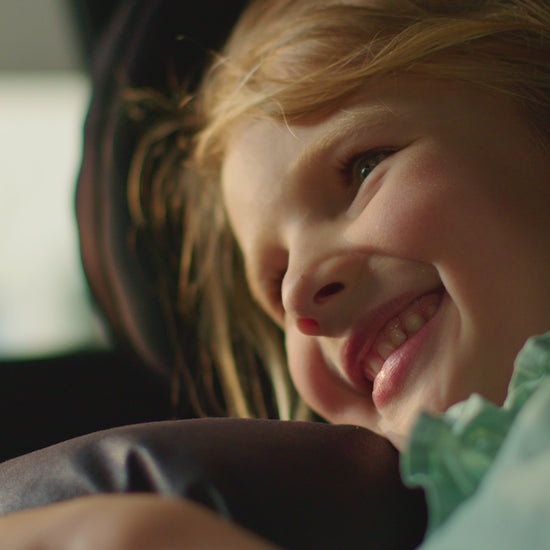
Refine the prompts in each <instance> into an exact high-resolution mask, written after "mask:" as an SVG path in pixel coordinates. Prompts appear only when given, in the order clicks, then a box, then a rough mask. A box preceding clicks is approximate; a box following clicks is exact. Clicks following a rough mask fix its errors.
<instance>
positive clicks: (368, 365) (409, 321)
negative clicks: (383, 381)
mask: <svg viewBox="0 0 550 550" xmlns="http://www.w3.org/2000/svg"><path fill="white" fill-rule="evenodd" d="M442 299H443V293H442V292H435V293H431V294H426V295H424V296H421V297H420V298H418V299H416V300H414V301H413V302H411V303H410V304H409V305H408V306H407V307H406V308H405V309H404V310H403V311H402V312H401V313H399V314H398V315H396V316H395V317H393V318H392V319H390V320H389V321H388V322H387V323H386V324H385V325H384V326H383V327H382V329H381V330H380V331H379V333H378V335H377V336H376V338H375V340H374V342H373V343H372V345H371V346H370V347H369V349H368V350H365V351H366V352H367V353H366V356H364V357H359V362H360V363H361V366H362V370H363V374H364V376H365V378H367V379H368V380H370V381H371V382H372V381H374V379H375V378H376V376H377V375H378V373H379V372H380V370H381V369H382V366H383V365H384V362H385V361H386V359H388V358H389V357H390V356H391V355H392V354H393V353H394V352H395V351H397V350H398V349H399V348H400V347H401V346H403V345H404V344H405V343H406V342H407V341H408V340H409V339H410V338H411V337H412V336H413V335H414V334H416V333H417V332H418V331H419V330H420V329H422V327H423V326H424V325H426V323H428V321H429V320H430V319H431V318H432V317H433V316H434V315H435V313H436V311H437V310H438V308H439V305H440V304H441V300H442Z"/></svg>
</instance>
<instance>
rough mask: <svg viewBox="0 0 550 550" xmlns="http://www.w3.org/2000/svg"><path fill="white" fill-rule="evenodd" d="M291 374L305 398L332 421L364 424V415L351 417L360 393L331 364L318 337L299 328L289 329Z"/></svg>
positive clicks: (312, 406) (287, 340)
mask: <svg viewBox="0 0 550 550" xmlns="http://www.w3.org/2000/svg"><path fill="white" fill-rule="evenodd" d="M286 335H287V336H286V347H287V356H288V364H289V369H290V375H291V377H292V380H293V382H294V385H295V387H296V389H297V391H298V393H299V394H300V395H301V397H302V398H303V399H304V401H305V402H306V403H307V404H308V405H309V406H310V407H311V408H312V409H313V410H314V411H315V412H317V413H318V414H320V415H321V416H322V417H323V418H325V419H326V420H328V421H329V422H334V423H342V422H348V421H352V423H357V424H364V422H363V421H362V419H361V418H359V417H358V418H354V419H350V417H349V408H350V405H351V404H352V403H354V402H355V401H356V400H357V399H360V400H361V401H362V402H364V400H365V396H361V397H360V398H359V397H358V394H357V393H356V392H355V391H354V390H352V389H351V388H350V386H349V385H348V384H347V383H346V382H344V380H343V379H342V378H341V377H340V376H339V375H338V374H337V372H336V371H335V370H334V368H332V367H330V366H329V365H328V363H327V361H326V360H325V358H324V357H323V354H322V352H321V350H320V348H319V346H318V344H317V342H316V339H315V338H312V337H309V336H306V335H304V334H302V333H301V332H300V331H298V330H297V329H296V328H289V329H287V331H286Z"/></svg>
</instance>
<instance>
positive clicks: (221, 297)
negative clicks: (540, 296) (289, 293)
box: [134, 0, 550, 418]
mask: <svg viewBox="0 0 550 550" xmlns="http://www.w3.org/2000/svg"><path fill="white" fill-rule="evenodd" d="M396 73H399V74H403V73H410V74H414V75H419V76H425V77H428V78H438V79H452V80H456V81H462V82H465V83H469V84H472V85H475V86H481V87H483V88H485V89H488V90H491V91H493V92H495V93H503V94H507V95H509V96H511V97H513V98H514V99H515V100H516V101H517V104H518V106H519V107H520V108H521V109H523V110H524V112H525V113H526V115H527V116H528V117H529V120H530V121H531V122H532V124H533V127H534V128H535V129H536V130H537V132H538V133H539V134H540V135H541V136H543V137H545V138H547V137H548V135H549V132H550V123H549V122H550V7H549V6H548V5H547V1H546V0H469V1H468V2H456V1H455V0H271V1H270V2H264V1H263V0H257V1H254V2H252V3H251V4H250V6H249V7H248V8H247V10H246V11H245V13H244V14H243V16H242V18H241V20H240V21H239V23H238V24H237V26H236V27H235V29H234V31H233V33H232V36H231V37H230V39H229V41H228V43H227V45H226V48H225V49H224V51H223V52H221V53H220V54H219V55H217V56H216V57H215V59H214V61H213V63H212V66H211V67H210V69H209V71H208V72H207V73H206V76H205V79H204V82H203V85H202V87H201V88H200V89H199V91H198V93H197V94H196V96H195V97H194V99H193V100H192V101H191V102H190V103H187V102H186V105H185V107H182V108H181V109H180V108H179V107H178V104H179V103H181V97H182V96H180V98H179V99H177V100H176V102H175V103H174V102H173V103H172V106H173V108H172V112H171V115H170V117H169V118H167V119H166V120H165V122H164V124H165V125H168V126H169V127H170V129H169V130H170V131H169V134H170V135H172V136H174V135H176V134H177V135H179V138H178V139H179V141H180V144H179V151H180V157H178V155H177V154H176V155H174V158H172V160H171V161H170V163H171V166H172V167H173V166H178V168H177V169H176V170H172V169H171V170H168V169H167V168H166V165H164V168H163V170H164V172H163V173H164V174H165V176H166V174H168V173H169V174H170V177H169V178H165V179H168V180H170V178H172V180H173V179H174V178H175V179H177V181H178V182H179V183H178V185H177V186H176V187H177V191H176V192H173V193H172V194H170V195H169V196H164V197H163V198H162V200H161V202H162V201H167V202H169V203H172V204H173V203H174V201H175V200H176V199H175V197H177V200H176V202H177V204H181V205H183V206H182V212H183V216H184V223H183V228H184V229H183V245H182V248H181V255H180V263H179V298H178V303H179V306H180V308H181V311H182V312H183V315H184V316H187V317H193V316H196V315H198V314H199V313H200V320H199V323H200V334H201V342H202V344H201V349H202V350H203V356H205V357H210V358H212V361H213V364H214V365H215V368H216V370H217V372H218V375H219V378H220V380H221V387H222V389H223V394H224V398H225V405H226V407H227V410H228V411H229V413H230V414H237V415H239V416H252V415H258V414H260V415H262V410H261V408H262V407H261V404H260V402H261V400H262V398H263V397H265V396H266V392H265V388H264V390H260V389H259V388H260V386H261V385H262V383H261V382H260V381H259V380H260V379H261V375H260V374H258V372H260V371H259V370H258V369H260V370H261V369H262V368H265V369H266V372H267V373H268V376H269V378H270V380H271V382H272V384H273V388H274V392H275V401H276V402H277V403H278V405H279V412H278V414H279V416H280V417H281V418H290V417H295V416H296V414H297V412H296V411H297V410H301V411H303V408H301V406H300V402H299V399H298V398H297V396H296V394H295V393H294V391H293V390H292V386H291V384H290V381H289V379H288V375H287V374H286V369H285V359H284V349H283V337H282V334H281V331H280V330H279V329H277V328H276V327H275V325H274V324H273V323H272V322H271V321H270V320H269V319H268V318H267V316H266V315H265V314H264V313H263V312H262V311H261V310H260V308H259V307H258V306H257V305H256V304H255V303H254V301H253V300H252V298H251V296H250V294H249V293H248V290H247V287H246V281H245V276H244V269H243V265H242V259H241V257H240V252H239V250H238V247H237V245H236V243H235V241H234V238H233V236H232V235H231V231H230V229H229V226H228V223H227V220H226V217H225V213H224V209H223V204H222V201H221V193H220V192H219V175H220V169H221V165H222V163H223V158H224V153H225V150H226V147H227V145H228V140H229V139H230V136H231V131H232V129H233V128H235V126H236V125H237V124H238V123H239V122H240V121H242V120H243V119H244V118H246V117H264V118H270V119H275V120H279V121H283V122H285V123H307V122H310V121H314V120H320V119H322V118H323V117H326V116H328V115H329V114H330V113H331V112H333V111H334V110H335V109H337V108H338V106H339V105H341V104H342V103H343V102H344V101H345V100H346V99H347V98H348V97H349V96H351V95H353V94H355V93H356V92H357V91H358V90H359V89H360V88H361V87H363V86H365V85H366V84H367V83H368V82H369V81H371V80H372V79H375V78H380V77H383V76H384V75H391V74H396ZM190 106H192V107H190ZM177 121H180V124H179V125H178V122H177ZM170 124H171V126H170ZM174 124H175V126H176V127H177V128H178V130H177V132H174V130H173V127H174ZM159 127H160V126H158V127H157V131H158V128H159ZM178 132H179V134H178ZM161 133H162V132H161ZM182 135H183V136H187V137H186V138H185V143H184V145H183V146H182V144H181V140H182V137H181V136H182ZM173 141H174V146H175V147H176V149H178V145H177V143H176V142H177V141H178V140H177V139H175V138H174V140H173ZM190 150H191V151H192V157H191V159H189V158H188V156H187V155H188V153H189V151H190ZM183 157H184V158H185V161H184V162H182V158H183ZM174 159H176V160H177V162H175V160H174ZM142 160H143V159H142ZM140 162H141V161H137V164H138V165H140ZM138 171H139V170H138ZM197 175H198V178H197ZM138 179H139V178H138ZM161 179H162V178H161ZM141 180H142V187H143V178H141ZM157 180H158V177H157ZM159 188H162V185H160V186H159ZM140 193H141V195H140ZM153 194H154V193H153ZM138 195H140V196H141V197H143V192H142V191H140V192H134V199H135V200H134V202H135V203H140V204H143V200H141V199H139V197H138V198H137V199H136V196H138ZM145 195H147V196H149V195H150V193H145ZM140 200H141V202H140ZM152 202H154V201H152ZM157 202H158V199H157ZM161 217H162V216H161ZM267 393H269V391H268V392H267ZM254 396H256V398H254ZM251 403H252V405H251ZM263 412H264V413H265V411H263Z"/></svg>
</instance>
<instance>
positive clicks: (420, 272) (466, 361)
mask: <svg viewBox="0 0 550 550" xmlns="http://www.w3.org/2000/svg"><path fill="white" fill-rule="evenodd" d="M549 174H550V160H549V158H548V154H547V152H545V151H542V149H541V148H540V147H539V146H538V145H537V144H536V143H535V140H534V137H533V135H532V132H531V130H530V126H529V123H528V122H527V120H526V119H525V118H524V117H523V115H522V114H520V113H519V111H518V110H517V109H516V108H515V106H514V104H513V103H512V102H511V100H509V99H507V98H505V97H502V96H496V95H492V94H490V93H488V92H485V91H482V90H480V89H476V88H473V87H468V86H466V85H458V84H452V83H442V82H433V81H426V80H420V79H417V80H410V79H409V80H406V79H404V78H397V79H388V80H387V81H385V82H381V83H379V84H377V85H376V86H375V87H371V88H366V89H365V90H364V91H363V92H362V93H361V95H360V96H359V97H356V98H355V99H354V101H352V102H350V103H349V104H348V105H345V106H343V107H342V108H341V109H339V110H338V111H336V112H335V113H334V114H333V115H332V116H331V117H329V118H328V119H325V120H322V121H320V122H319V123H316V124H312V125H309V126H292V127H286V126H284V125H282V124H278V123H276V122H273V121H265V120H263V121H250V123H248V124H245V125H243V126H242V127H241V129H240V130H239V131H238V132H237V133H236V134H235V136H234V139H233V140H232V141H231V145H230V147H229V149H228V152H227V156H226V160H225V163H224V169H223V192H224V200H225V204H226V209H227V212H228V216H229V219H230V222H231V224H232V227H233V230H234V232H235V235H236V238H237V240H238V242H239V244H240V246H241V249H242V251H243V254H244V257H245V260H246V265H247V274H248V281H249V285H250V287H251V290H252V292H253V294H254V296H255V298H256V299H257V300H258V302H259V303H260V305H262V307H263V308H264V309H265V310H266V311H267V312H268V313H269V314H270V315H271V316H272V318H273V319H274V320H275V321H276V322H278V323H279V324H280V325H282V326H284V327H285V331H286V335H287V352H288V360H289V367H290V372H291V375H292V377H293V380H294V383H295V384H296V387H297V389H298V391H299V392H300V393H301V394H302V396H303V397H304V399H305V400H306V401H307V402H308V403H309V404H310V405H311V406H312V408H313V409H314V410H316V411H317V412H319V413H320V414H321V415H322V416H324V417H325V418H327V419H328V420H329V421H331V422H334V423H351V424H357V425H360V426H364V427H367V428H370V429H373V430H375V431H377V432H380V433H382V434H386V435H390V434H393V435H392V439H393V440H394V441H396V442H397V441H401V440H402V439H403V438H405V437H406V435H407V434H408V432H409V430H410V427H411V424H412V422H413V421H414V419H415V417H416V416H417V414H418V413H419V412H420V411H421V410H426V411H432V412H437V411H443V410H445V409H446V408H447V407H448V406H450V405H451V404H453V403H455V402H457V401H460V400H462V399H465V398H466V397H468V396H469V395H470V394H471V393H472V392H474V391H476V392H479V393H481V394H482V395H484V396H486V397H487V398H489V399H491V400H493V401H495V402H500V401H502V400H503V398H504V396H505V392H506V387H507V384H508V381H509V377H510V375H511V371H512V364H513V359H514V357H515V355H516V354H517V352H518V351H519V349H520V347H521V346H522V345H523V343H524V341H525V340H526V339H527V338H528V337H529V336H530V335H532V334H535V333H540V332H544V331H546V330H548V329H550V308H548V306H547V305H548V304H550V285H548V283H547V281H548V280H550V246H549V242H548V241H549V237H548V236H549V235H550V217H549V216H547V215H546V206H545V205H547V204H549V203H550V202H549V199H550V186H549V185H548V176H549ZM274 286H275V287H276V288H275V289H274ZM328 288H330V289H331V291H330V292H328V291H327V289H328ZM334 289H337V291H333V290H334ZM304 319H306V320H308V322H303V320H304ZM311 321H314V322H315V324H312V322H311ZM308 323H309V324H308ZM313 326H314V327H316V329H315V330H314V331H312V330H311V327H313ZM304 327H306V328H304ZM307 327H310V328H307Z"/></svg>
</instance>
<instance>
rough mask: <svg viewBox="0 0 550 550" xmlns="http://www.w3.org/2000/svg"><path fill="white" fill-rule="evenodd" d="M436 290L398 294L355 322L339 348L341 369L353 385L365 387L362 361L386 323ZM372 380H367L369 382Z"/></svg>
mask: <svg viewBox="0 0 550 550" xmlns="http://www.w3.org/2000/svg"><path fill="white" fill-rule="evenodd" d="M437 291H438V290H435V289H432V290H427V291H425V292H420V293H419V292H414V293H413V292H409V293H406V294H403V295H401V296H398V297H396V298H394V299H391V300H389V301H387V302H384V303H383V304H381V305H380V306H378V307H375V308H373V309H372V310H370V311H369V313H368V314H367V315H365V316H364V317H362V318H361V319H360V320H359V321H358V322H357V323H356V324H355V326H354V327H353V328H352V330H351V332H350V334H349V336H348V337H347V338H346V339H345V341H344V344H343V346H342V349H341V363H342V366H343V369H344V371H345V373H346V375H347V377H348V378H349V379H350V381H351V382H352V383H353V384H354V385H357V386H359V387H365V381H366V380H368V379H367V378H366V376H365V373H364V370H363V369H362V368H361V366H362V362H363V360H364V359H365V357H367V355H368V354H369V352H370V351H371V349H372V346H373V345H374V342H375V340H376V337H377V336H378V334H379V332H380V330H382V328H383V327H384V326H385V325H386V323H387V322H388V321H390V319H393V318H394V317H396V316H397V315H399V314H400V313H401V312H402V311H404V310H405V309H406V308H407V306H408V305H409V304H411V303H412V302H413V301H414V300H416V299H417V298H420V297H421V296H424V295H426V294H429V293H431V292H437ZM373 381H374V380H369V382H371V383H372V382H373Z"/></svg>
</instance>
